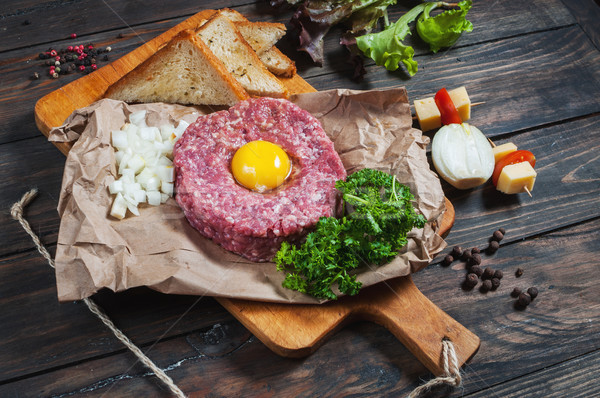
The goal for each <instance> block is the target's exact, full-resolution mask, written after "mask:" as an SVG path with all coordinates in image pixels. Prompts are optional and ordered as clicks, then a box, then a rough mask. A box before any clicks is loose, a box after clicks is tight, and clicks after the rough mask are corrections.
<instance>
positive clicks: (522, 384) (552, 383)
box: [471, 350, 600, 398]
mask: <svg viewBox="0 0 600 398" xmlns="http://www.w3.org/2000/svg"><path fill="white" fill-rule="evenodd" d="M597 374H600V350H596V351H594V352H592V353H591V354H587V355H583V356H581V357H577V358H575V359H572V360H570V361H567V362H564V363H559V364H557V365H554V366H551V367H549V368H547V369H544V370H542V371H540V372H537V373H535V374H534V375H526V376H523V377H519V378H517V379H515V380H511V381H509V382H507V383H504V384H502V385H499V386H494V387H491V388H487V389H485V390H482V391H478V392H477V393H475V394H473V395H471V396H472V397H473V398H485V397H489V396H499V397H506V398H511V397H519V398H528V397H531V398H533V397H542V396H543V397H545V398H563V397H570V398H577V397H579V398H587V397H598V396H600V383H598V380H597V379H596V377H595V375H597ZM575 384H576V385H577V390H576V392H575V391H573V385H575Z"/></svg>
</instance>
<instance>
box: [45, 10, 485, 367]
mask: <svg viewBox="0 0 600 398" xmlns="http://www.w3.org/2000/svg"><path fill="white" fill-rule="evenodd" d="M214 12H215V11H214V10H204V11H201V12H199V13H197V14H195V15H194V16H192V17H190V18H188V19H187V20H185V21H183V22H182V23H180V24H179V25H177V26H175V27H173V28H171V29H170V30H168V31H167V32H165V33H163V34H162V35H160V36H158V37H156V38H155V39H153V40H151V41H149V42H147V43H145V44H144V45H142V46H141V47H139V48H137V49H136V50H134V51H132V52H130V53H129V54H127V55H125V56H123V57H121V58H120V59H118V60H116V61H114V62H112V63H111V64H109V65H106V66H104V67H103V68H100V69H98V70H97V71H95V72H93V73H91V74H89V75H86V76H84V77H82V78H80V79H78V80H76V81H74V82H72V83H70V84H67V85H66V86H64V87H62V88H60V89H58V90H56V91H53V92H52V93H50V94H48V95H46V96H44V97H43V98H41V99H40V100H39V101H38V102H37V103H36V106H35V120H36V124H37V126H38V128H39V129H40V131H41V132H42V133H43V134H44V135H45V136H48V134H49V132H50V130H51V129H52V127H55V126H60V125H62V124H63V123H64V121H65V120H66V119H67V117H68V116H69V115H70V114H71V113H72V112H73V111H74V110H76V109H78V108H83V107H86V106H88V105H90V104H91V103H93V102H95V101H97V100H99V99H101V98H102V97H103V95H104V92H105V91H106V89H107V88H108V86H110V85H111V84H112V83H114V82H115V81H117V80H118V79H119V78H120V77H121V76H123V75H125V74H126V73H127V72H129V71H131V70H132V69H133V68H135V67H136V66H137V65H139V64H140V63H141V62H143V61H144V60H145V59H147V58H148V57H149V56H150V55H152V54H154V53H155V52H156V51H157V50H158V49H159V48H160V47H161V46H163V45H164V44H165V43H167V42H168V41H169V40H170V39H171V38H172V37H173V36H175V35H176V34H177V33H178V32H180V31H181V30H183V29H195V28H196V27H198V26H199V25H200V22H201V21H202V20H205V19H207V18H209V17H210V16H211V15H212V14H213V13H214ZM281 80H282V82H283V83H284V84H285V85H286V87H287V88H288V90H289V91H290V92H291V93H302V92H311V91H316V90H315V89H314V88H313V87H312V86H310V85H309V84H308V83H307V82H306V81H304V80H303V79H302V78H301V77H300V76H298V75H295V76H294V77H292V78H289V79H281ZM55 145H56V146H57V147H58V149H59V150H60V151H61V152H62V153H64V154H65V155H66V154H67V153H68V152H69V150H70V149H71V144H68V143H55ZM446 206H447V210H446V213H445V214H444V217H443V220H442V223H441V226H440V234H441V235H443V234H446V233H448V231H449V230H450V228H451V227H452V225H453V223H454V208H453V207H452V204H451V203H450V202H449V201H448V200H446ZM217 300H218V301H219V303H221V304H222V305H223V306H224V307H225V308H226V309H227V310H228V311H229V312H230V313H231V314H232V315H233V316H235V317H236V318H237V319H238V320H239V321H240V322H241V323H242V324H243V325H244V326H246V327H247V328H248V329H249V330H250V331H251V332H252V333H253V334H254V335H255V336H256V337H258V338H259V339H260V340H261V341H262V342H263V343H264V344H265V345H266V346H267V347H269V348H270V349H271V350H273V351H274V352H275V353H277V354H279V355H283V356H286V357H301V356H305V355H308V354H310V353H312V352H314V351H315V350H316V349H317V348H318V347H319V346H320V345H321V344H323V343H324V342H325V341H326V339H327V338H328V337H329V336H331V335H332V334H333V333H335V331H336V330H339V329H340V328H341V327H343V325H345V324H347V323H349V322H352V321H356V320H369V321H373V322H376V323H378V324H381V325H383V326H384V327H385V328H387V329H388V330H389V331H390V332H392V333H393V334H394V335H395V336H396V337H397V338H398V339H399V340H400V341H401V342H402V343H403V344H404V345H405V346H406V347H407V348H408V349H409V350H410V351H411V352H412V353H413V354H414V355H415V356H416V357H417V358H418V359H419V361H421V362H422V363H423V364H424V365H425V366H426V367H427V368H428V369H429V370H430V371H431V372H432V373H434V374H436V375H441V374H443V368H442V354H441V352H442V339H445V338H447V339H450V340H451V341H452V342H453V343H454V347H455V350H456V353H457V356H458V358H459V361H460V365H462V364H464V363H465V362H466V361H467V360H469V359H470V358H471V357H472V356H473V355H474V354H475V352H476V351H477V349H478V348H479V343H480V342H479V338H478V337H477V336H476V335H475V334H473V333H472V332H470V331H469V330H468V329H466V328H465V327H464V326H462V325H461V324H459V323H458V322H456V321H455V320H454V319H452V318H451V317H450V316H448V315H447V314H446V313H444V312H443V311H442V310H440V309H439V308H438V307H437V306H436V305H435V304H433V303H432V302H431V301H429V300H428V299H427V298H426V297H425V296H424V295H423V294H422V293H421V292H420V291H419V290H418V289H417V287H416V286H415V285H414V283H413V282H412V279H411V277H410V276H406V277H401V278H396V279H393V280H389V281H385V282H382V283H379V284H377V285H375V286H371V287H368V288H366V289H363V291H361V292H360V294H359V295H357V296H354V297H344V298H341V299H339V300H337V301H334V302H329V303H326V304H323V305H292V304H276V303H264V302H253V301H247V300H237V299H226V298H217Z"/></svg>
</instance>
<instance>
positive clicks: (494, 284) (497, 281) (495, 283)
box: [492, 278, 500, 290]
mask: <svg viewBox="0 0 600 398" xmlns="http://www.w3.org/2000/svg"><path fill="white" fill-rule="evenodd" d="M499 286H500V279H498V278H492V290H496V289H498V287H499Z"/></svg>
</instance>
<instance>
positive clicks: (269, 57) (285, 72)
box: [258, 46, 296, 77]
mask: <svg viewBox="0 0 600 398" xmlns="http://www.w3.org/2000/svg"><path fill="white" fill-rule="evenodd" d="M258 57H259V58H260V60H261V61H262V62H263V64H265V66H266V67H267V69H268V70H269V71H270V72H271V73H273V74H274V75H277V76H281V77H292V76H294V75H295V74H296V64H295V63H294V61H292V60H291V59H289V58H288V57H287V56H286V55H285V54H284V53H282V52H281V51H279V49H278V48H277V47H275V46H273V47H271V48H270V49H268V50H267V51H265V52H264V53H262V54H260V55H259V56H258Z"/></svg>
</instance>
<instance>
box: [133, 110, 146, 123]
mask: <svg viewBox="0 0 600 398" xmlns="http://www.w3.org/2000/svg"><path fill="white" fill-rule="evenodd" d="M129 122H130V123H132V124H135V125H137V126H145V125H146V111H145V110H143V111H137V112H133V113H131V114H130V115H129Z"/></svg>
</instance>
